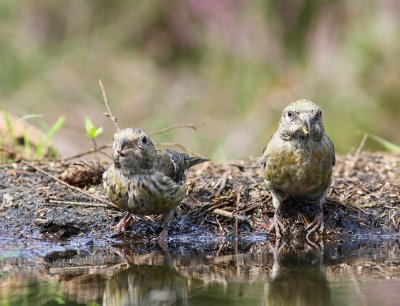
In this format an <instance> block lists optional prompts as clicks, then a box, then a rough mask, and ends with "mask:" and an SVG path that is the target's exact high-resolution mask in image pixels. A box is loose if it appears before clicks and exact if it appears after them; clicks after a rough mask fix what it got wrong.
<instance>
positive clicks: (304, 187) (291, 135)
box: [261, 100, 335, 238]
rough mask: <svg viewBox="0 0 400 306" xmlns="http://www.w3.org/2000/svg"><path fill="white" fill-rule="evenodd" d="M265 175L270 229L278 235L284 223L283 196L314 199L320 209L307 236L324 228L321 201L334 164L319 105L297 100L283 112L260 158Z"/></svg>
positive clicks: (330, 144) (333, 153) (308, 229)
mask: <svg viewBox="0 0 400 306" xmlns="http://www.w3.org/2000/svg"><path fill="white" fill-rule="evenodd" d="M261 162H262V165H263V167H264V177H265V182H266V185H267V187H268V188H269V189H270V191H271V194H272V203H273V206H274V208H275V215H274V220H273V222H272V224H271V227H270V231H272V230H275V234H276V236H277V237H278V238H279V237H280V236H281V231H284V229H285V227H284V225H283V223H282V219H281V216H280V208H281V205H282V202H283V201H284V199H285V198H287V197H290V198H292V199H295V200H307V201H311V202H316V203H318V205H319V208H320V212H319V214H318V215H317V216H316V217H315V219H314V220H313V221H312V222H311V223H310V224H309V225H308V226H307V228H306V230H307V237H308V236H309V235H310V234H312V233H314V232H321V233H322V232H323V230H324V216H323V204H324V202H325V197H326V193H327V190H328V188H329V186H330V184H331V176H332V167H333V165H335V151H334V146H333V144H332V142H331V140H330V139H329V137H328V136H327V135H326V134H325V132H324V124H323V121H322V112H321V109H320V108H319V107H318V106H317V105H316V104H314V103H313V102H311V101H308V100H299V101H296V102H293V103H291V104H290V105H289V106H287V107H286V108H285V109H284V110H283V113H282V117H281V120H280V123H279V127H278V130H277V131H276V132H275V133H274V135H273V136H272V138H271V139H270V141H269V142H268V144H267V146H266V148H265V151H264V153H263V156H262V158H261Z"/></svg>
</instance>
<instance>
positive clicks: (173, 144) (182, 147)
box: [156, 142, 201, 157]
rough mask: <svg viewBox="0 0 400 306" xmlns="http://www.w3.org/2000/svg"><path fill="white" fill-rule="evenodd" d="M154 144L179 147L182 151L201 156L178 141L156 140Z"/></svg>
mask: <svg viewBox="0 0 400 306" xmlns="http://www.w3.org/2000/svg"><path fill="white" fill-rule="evenodd" d="M156 144H157V145H158V146H160V147H177V148H180V149H181V150H182V151H184V152H186V153H188V154H190V155H193V156H198V157H201V155H200V154H197V153H195V152H193V151H191V150H189V149H188V148H186V147H185V146H184V145H183V144H180V143H177V142H158V143H156Z"/></svg>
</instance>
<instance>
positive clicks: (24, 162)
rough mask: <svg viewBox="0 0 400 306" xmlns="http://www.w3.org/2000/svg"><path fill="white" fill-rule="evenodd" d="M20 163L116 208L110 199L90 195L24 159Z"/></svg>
mask: <svg viewBox="0 0 400 306" xmlns="http://www.w3.org/2000/svg"><path fill="white" fill-rule="evenodd" d="M21 163H22V164H24V165H26V166H29V167H31V168H33V169H35V170H36V171H38V172H40V173H42V174H44V175H46V176H48V177H50V178H52V179H53V180H55V181H56V182H57V183H60V184H61V185H64V186H66V187H67V188H68V189H71V190H73V191H75V192H79V193H81V194H83V195H85V196H87V197H89V198H92V199H95V200H97V201H99V202H101V203H104V204H107V205H109V206H111V207H114V208H118V206H117V205H115V204H113V203H111V202H110V201H107V200H104V199H102V198H99V197H97V196H94V195H92V194H90V193H88V192H86V191H84V190H82V189H80V188H77V187H75V186H71V185H70V184H68V183H66V182H64V181H63V180H60V179H59V178H58V177H55V176H54V175H52V174H50V173H48V172H46V171H44V170H42V169H39V168H38V167H35V166H34V165H32V164H30V163H28V162H26V161H24V160H23V161H21Z"/></svg>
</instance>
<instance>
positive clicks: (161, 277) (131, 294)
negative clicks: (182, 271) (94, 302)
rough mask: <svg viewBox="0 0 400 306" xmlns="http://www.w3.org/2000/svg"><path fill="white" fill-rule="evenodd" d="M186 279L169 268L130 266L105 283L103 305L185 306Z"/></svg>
mask: <svg viewBox="0 0 400 306" xmlns="http://www.w3.org/2000/svg"><path fill="white" fill-rule="evenodd" d="M187 292H188V284H187V278H185V277H183V276H181V275H179V274H178V272H177V271H176V270H175V269H173V268H171V267H168V266H156V265H131V266H129V268H127V269H125V270H122V271H120V272H118V273H116V274H115V275H113V277H112V278H111V279H110V280H109V281H108V282H107V284H106V288H105V291H104V296H103V305H110V306H114V305H115V306H117V305H118V306H125V305H126V306H127V305H129V306H133V305H141V306H144V305H149V306H150V305H152V306H158V305H163V306H168V305H187Z"/></svg>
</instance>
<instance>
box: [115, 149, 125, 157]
mask: <svg viewBox="0 0 400 306" xmlns="http://www.w3.org/2000/svg"><path fill="white" fill-rule="evenodd" d="M116 151H117V154H118V155H119V156H124V153H122V150H121V149H118V150H116Z"/></svg>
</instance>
